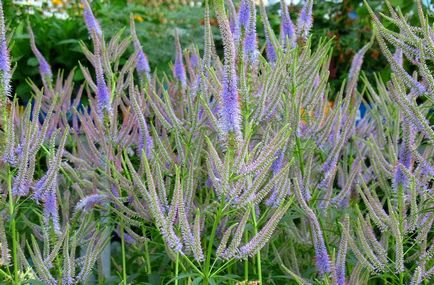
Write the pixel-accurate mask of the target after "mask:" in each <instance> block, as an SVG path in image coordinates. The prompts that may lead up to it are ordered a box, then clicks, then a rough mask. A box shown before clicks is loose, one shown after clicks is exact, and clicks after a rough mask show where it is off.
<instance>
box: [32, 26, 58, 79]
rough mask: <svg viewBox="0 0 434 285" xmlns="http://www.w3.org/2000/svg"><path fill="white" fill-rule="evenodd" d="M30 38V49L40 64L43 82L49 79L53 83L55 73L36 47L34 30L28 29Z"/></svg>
mask: <svg viewBox="0 0 434 285" xmlns="http://www.w3.org/2000/svg"><path fill="white" fill-rule="evenodd" d="M28 31H29V36H30V47H31V49H32V51H33V54H34V55H35V56H36V59H37V60H38V63H39V72H40V74H41V77H42V79H43V80H45V79H48V81H51V79H52V78H53V73H52V72H51V67H50V65H49V64H48V62H47V60H46V59H45V57H44V56H43V55H42V53H41V52H40V51H39V49H38V48H37V47H36V42H35V35H34V34H33V31H32V28H31V27H30V25H29V27H28Z"/></svg>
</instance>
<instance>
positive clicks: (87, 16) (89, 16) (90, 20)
mask: <svg viewBox="0 0 434 285" xmlns="http://www.w3.org/2000/svg"><path fill="white" fill-rule="evenodd" d="M81 3H82V4H83V17H84V22H85V23H86V27H87V29H88V30H89V33H90V35H91V37H93V34H96V35H97V36H99V37H102V30H101V26H100V25H99V23H98V20H97V19H96V18H95V16H94V15H93V12H92V9H91V8H90V4H89V2H87V0H81Z"/></svg>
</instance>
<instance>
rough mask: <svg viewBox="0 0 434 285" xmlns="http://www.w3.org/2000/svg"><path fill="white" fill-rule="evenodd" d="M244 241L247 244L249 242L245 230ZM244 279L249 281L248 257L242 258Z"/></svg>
mask: <svg viewBox="0 0 434 285" xmlns="http://www.w3.org/2000/svg"><path fill="white" fill-rule="evenodd" d="M244 242H245V243H246V244H247V243H248V242H249V233H248V232H247V231H246V233H245V234H244ZM244 280H245V281H247V282H248V281H249V259H248V258H246V260H244Z"/></svg>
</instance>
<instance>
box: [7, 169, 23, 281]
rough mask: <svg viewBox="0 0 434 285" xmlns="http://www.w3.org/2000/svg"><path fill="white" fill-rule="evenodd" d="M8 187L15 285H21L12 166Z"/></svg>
mask: <svg viewBox="0 0 434 285" xmlns="http://www.w3.org/2000/svg"><path fill="white" fill-rule="evenodd" d="M6 171H7V185H8V186H7V187H8V195H9V215H10V217H11V235H12V258H13V263H14V282H13V284H20V281H19V277H18V255H17V243H18V240H17V229H16V221H15V213H16V209H15V204H14V198H13V196H12V172H11V170H10V166H9V165H8V166H7V170H6Z"/></svg>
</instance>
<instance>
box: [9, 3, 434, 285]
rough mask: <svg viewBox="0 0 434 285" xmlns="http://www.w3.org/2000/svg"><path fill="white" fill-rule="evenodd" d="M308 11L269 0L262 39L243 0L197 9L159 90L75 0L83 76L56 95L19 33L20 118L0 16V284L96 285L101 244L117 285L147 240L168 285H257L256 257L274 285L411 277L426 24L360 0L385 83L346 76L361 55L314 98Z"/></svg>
mask: <svg viewBox="0 0 434 285" xmlns="http://www.w3.org/2000/svg"><path fill="white" fill-rule="evenodd" d="M225 2H227V4H226V5H225ZM387 3H388V2H387ZM0 4H1V2H0ZM313 4H314V1H313V0H308V1H305V3H304V5H303V7H302V9H301V10H300V14H299V17H298V19H297V21H294V22H293V21H292V19H291V17H290V14H289V11H288V8H287V6H286V4H285V1H283V0H282V1H281V27H280V35H276V34H275V33H274V31H273V30H272V28H271V25H270V23H269V22H268V17H267V11H266V9H265V7H264V6H263V4H262V2H261V4H260V5H259V7H257V6H256V5H255V2H254V1H253V0H242V1H240V3H239V8H238V10H237V8H236V6H235V5H234V3H232V0H228V1H224V0H215V1H213V5H212V7H213V12H214V13H211V11H210V8H209V6H208V3H207V1H205V5H206V12H205V24H204V46H205V51H204V54H203V55H202V56H201V55H200V54H198V52H197V49H195V48H192V49H189V52H184V51H183V50H182V47H181V45H180V41H179V36H178V34H177V33H176V35H175V47H176V59H175V62H174V65H173V79H171V78H168V77H164V78H161V79H160V78H158V77H157V76H156V75H154V74H152V73H151V69H150V67H149V63H148V60H147V57H146V54H145V52H144V51H143V49H142V45H141V43H140V41H139V39H138V37H137V35H136V32H135V29H136V27H135V24H134V18H133V17H131V23H130V34H131V36H129V35H126V36H125V35H124V31H120V32H119V33H117V34H115V35H114V36H113V37H112V38H111V39H105V38H104V33H103V29H102V27H101V26H100V24H99V22H98V20H97V19H96V18H95V15H94V14H93V12H92V10H91V5H90V4H89V3H88V1H87V0H82V5H83V17H84V22H85V24H86V27H87V29H88V31H89V36H90V38H91V40H92V43H93V47H92V49H89V48H88V47H87V46H85V45H84V44H83V45H82V49H83V53H84V54H85V55H86V57H87V59H88V60H89V62H90V64H91V66H83V65H81V64H80V69H81V72H82V74H83V75H84V77H85V82H83V84H81V85H80V86H74V84H73V78H74V71H71V73H70V74H69V75H68V76H66V77H65V78H64V73H63V72H58V73H57V75H55V74H54V73H53V71H52V69H51V67H50V65H49V63H48V62H47V60H46V59H45V58H44V56H43V54H42V53H41V52H40V51H39V50H38V48H37V44H36V42H37V39H35V36H34V35H33V32H32V29H31V27H30V26H29V28H28V32H29V38H30V46H31V49H32V51H33V52H34V54H35V56H36V58H37V60H38V62H39V68H40V75H41V79H42V84H43V87H38V86H36V85H35V84H34V83H30V85H31V87H32V90H33V93H32V101H31V102H30V103H29V104H28V105H27V106H26V107H25V108H24V111H22V108H21V107H19V106H18V104H17V102H16V100H14V98H13V97H12V95H13V89H12V88H11V86H10V79H11V76H12V68H11V60H10V57H9V50H8V44H9V43H8V41H7V35H6V28H5V23H4V19H3V15H2V14H3V10H2V6H1V5H0V77H1V78H0V99H1V100H0V103H1V105H0V108H1V110H0V111H1V114H2V118H1V120H0V128H1V133H0V138H1V142H2V145H1V146H0V166H1V167H0V169H1V170H0V269H1V274H0V278H3V280H6V281H7V282H12V283H13V284H20V282H24V281H29V280H30V279H37V280H41V281H42V282H44V284H83V283H86V282H88V280H96V278H99V280H104V279H105V280H108V279H109V278H110V276H111V273H110V270H112V269H116V270H119V266H118V264H116V265H115V266H113V267H111V266H110V262H111V260H112V258H113V256H111V255H110V250H111V249H112V245H113V244H115V243H116V242H117V240H118V239H120V240H121V251H122V256H123V257H122V274H121V275H122V276H123V277H122V282H123V283H122V284H127V283H126V282H127V266H126V261H125V260H126V259H125V255H126V254H127V253H128V251H129V250H134V249H137V250H138V251H139V252H140V254H138V255H140V256H141V260H140V262H144V264H146V266H145V267H146V268H145V272H146V274H148V275H149V276H151V273H152V270H153V267H154V269H155V267H160V263H159V262H157V263H158V264H156V265H153V264H152V261H153V260H155V259H156V258H161V255H162V252H155V251H152V250H150V249H149V244H150V243H152V244H153V245H154V246H155V247H158V248H159V249H161V250H162V251H163V250H164V253H165V256H166V261H165V262H171V263H173V264H174V268H175V269H173V270H171V269H170V273H168V274H169V275H170V276H171V277H173V278H174V279H173V280H172V281H170V282H174V283H175V284H178V281H180V280H182V279H183V278H189V280H190V281H191V282H192V283H188V284H217V283H216V282H217V281H216V280H218V278H219V277H221V276H223V275H224V274H225V273H227V276H229V277H227V276H226V277H225V278H226V279H224V278H222V280H226V281H227V280H229V281H230V282H232V281H235V280H239V279H240V278H241V277H239V278H238V277H237V278H238V279H237V278H234V279H233V280H232V279H231V278H232V277H233V276H234V274H235V275H237V276H244V278H245V279H248V278H249V276H250V278H254V279H257V280H258V282H260V283H263V284H268V283H267V281H266V280H265V278H271V279H272V278H273V276H271V273H270V274H269V276H270V277H269V276H265V275H264V276H263V274H262V265H263V264H265V263H266V264H268V265H269V264H275V265H276V267H277V268H278V270H279V272H278V273H276V275H280V276H279V278H282V275H283V274H285V275H284V277H285V278H286V279H285V281H282V282H284V283H285V284H289V283H288V282H292V281H289V280H290V279H291V280H295V281H296V282H297V283H299V284H311V282H313V280H317V281H318V280H321V281H318V282H324V283H321V284H337V285H345V284H367V283H368V278H370V277H375V278H377V277H382V278H384V279H388V280H390V282H392V283H396V284H414V285H416V284H422V282H425V281H426V282H429V281H428V280H430V278H431V277H432V276H433V275H434V264H433V263H434V260H433V256H434V245H433V241H432V238H433V222H434V215H433V214H432V208H433V207H432V201H433V199H432V193H433V178H434V164H433V163H434V148H433V144H434V130H433V128H432V126H431V125H430V123H431V122H432V110H433V106H434V105H433V102H434V77H433V75H434V73H433V72H432V64H433V62H434V52H433V50H434V36H433V35H434V30H433V28H432V26H431V25H430V24H429V23H428V19H427V17H426V16H425V15H424V12H423V7H422V4H421V3H420V2H418V13H419V19H420V26H410V25H409V24H408V23H407V22H406V20H405V18H404V16H403V15H402V14H400V13H399V12H397V11H396V10H394V9H393V8H392V7H391V6H390V4H388V5H389V10H390V16H387V15H381V18H379V17H380V16H379V15H377V14H376V13H375V12H374V11H373V10H372V8H371V7H370V6H369V5H368V4H367V3H365V5H367V7H368V9H369V11H370V13H371V17H372V18H373V22H374V25H375V30H376V34H375V36H376V41H377V42H378V44H379V45H380V47H381V49H382V51H383V53H384V55H385V57H386V58H387V60H388V61H389V63H390V66H391V67H392V74H391V79H390V81H388V82H383V81H382V80H380V79H377V80H376V82H375V83H373V82H370V81H368V80H367V79H366V77H365V76H363V75H361V69H362V64H363V58H364V56H365V54H366V52H367V51H368V49H369V48H370V46H371V44H372V43H368V44H367V45H366V46H364V47H363V48H362V49H361V50H360V51H359V52H358V53H357V54H356V55H355V56H354V58H353V62H352V65H351V69H350V71H349V74H348V81H347V82H346V83H345V84H344V86H342V88H341V90H340V91H339V92H338V93H337V94H329V93H330V89H329V87H328V80H329V78H328V77H329V63H330V56H331V52H330V51H331V42H330V41H326V40H321V41H319V42H318V44H317V45H316V46H313V45H312V41H311V38H310V30H311V28H312V24H313V19H312V9H313ZM257 10H259V12H258V13H259V14H260V16H261V20H262V25H263V28H264V31H265V33H264V34H265V43H263V45H264V47H265V49H264V50H265V57H264V56H263V55H262V54H261V51H262V50H263V49H262V47H261V43H260V42H258V39H257V34H256V17H257V15H256V14H257ZM210 15H215V17H216V19H217V23H218V27H219V30H220V34H221V38H222V43H223V50H224V55H223V59H221V58H220V57H219V56H218V55H217V53H216V49H215V45H214V39H213V34H212V31H211V24H210ZM385 22H387V23H388V24H387V25H386V24H385ZM294 23H296V24H294ZM373 40H374V39H373ZM129 47H131V50H133V51H134V52H133V53H132V54H129V55H127V51H128V50H129V49H128V48H129ZM121 58H122V60H121ZM125 59H126V60H125ZM404 63H405V64H404ZM408 65H412V69H411V70H414V72H413V73H409V71H408V70H410V69H407V68H406V67H407V66H408ZM18 68H20V67H18ZM360 79H362V80H360ZM359 81H362V85H363V86H364V88H363V92H361V91H360V90H359V89H361V88H357V87H358V85H359V84H360V85H361V83H360V82H359ZM83 97H87V98H88V99H89V100H88V101H89V102H88V104H87V103H86V104H84V103H83V102H82V100H81V99H82V98H83ZM329 98H334V101H333V102H330V101H329ZM362 104H363V105H364V107H365V108H367V112H366V114H364V116H362V117H360V116H358V111H359V108H360V106H361V105H362ZM430 118H431V121H430ZM3 142H4V143H3ZM125 243H128V244H131V248H128V249H127V248H126V247H125ZM295 248H297V250H295ZM143 252H145V254H144V255H143ZM152 254H155V257H150V255H152ZM98 260H100V262H99V266H98V267H99V268H100V270H99V271H98V277H97V276H96V274H97V273H96V270H94V269H95V268H96V266H95V264H96V263H97V261H98ZM142 260H144V261H142ZM114 263H116V262H114ZM141 264H142V263H141ZM161 264H162V263H161ZM238 265H240V266H238ZM241 265H243V266H241ZM251 266H253V267H254V268H252V267H251ZM159 270H160V271H161V270H164V269H161V268H159ZM181 271H184V272H185V273H186V274H185V275H184V276H181V274H180V272H181ZM23 272H26V273H23ZM173 272H174V273H173ZM264 272H265V271H264ZM270 272H271V270H270ZM0 280H1V279H0ZM193 280H194V281H193ZM226 281H225V282H226ZM229 281H227V282H229ZM95 282H96V281H95ZM315 282H316V281H315ZM233 283H235V282H233ZM185 284H187V283H185ZM225 284H228V283H225ZM231 284H232V283H231ZM276 284H277V283H276ZM282 284H283V283H282Z"/></svg>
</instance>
